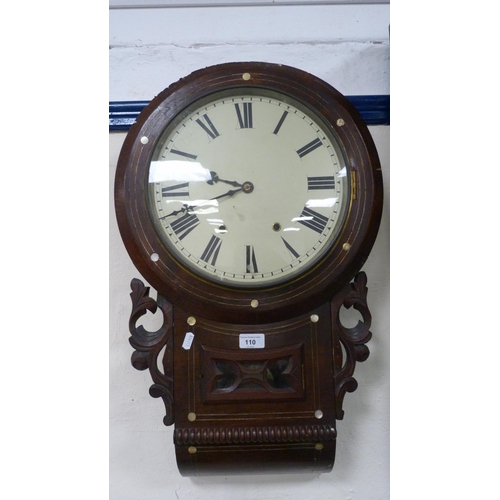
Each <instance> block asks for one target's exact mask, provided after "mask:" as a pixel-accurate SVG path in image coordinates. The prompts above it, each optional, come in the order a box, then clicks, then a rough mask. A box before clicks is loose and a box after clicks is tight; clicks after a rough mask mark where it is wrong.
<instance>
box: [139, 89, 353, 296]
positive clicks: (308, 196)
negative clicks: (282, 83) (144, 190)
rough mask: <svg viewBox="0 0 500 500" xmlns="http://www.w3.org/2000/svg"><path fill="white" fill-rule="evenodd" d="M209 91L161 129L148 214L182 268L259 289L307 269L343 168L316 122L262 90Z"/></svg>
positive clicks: (331, 217) (345, 182)
mask: <svg viewBox="0 0 500 500" xmlns="http://www.w3.org/2000/svg"><path fill="white" fill-rule="evenodd" d="M241 92H242V91H239V93H237V91H234V92H228V91H225V92H224V93H216V94H213V95H211V96H210V97H209V98H205V99H203V100H202V101H198V102H196V103H195V104H194V105H191V106H190V107H189V108H188V109H186V110H185V111H184V112H183V113H181V115H179V117H178V118H177V119H176V120H175V121H174V122H173V123H172V124H171V125H170V126H169V127H168V128H167V129H166V131H165V133H164V134H163V135H162V137H161V138H160V140H159V143H158V144H157V146H156V148H155V152H154V154H153V160H152V161H151V165H150V169H149V179H148V180H149V191H150V192H149V211H150V217H151V219H152V220H153V222H154V223H155V226H156V229H157V232H158V234H159V235H160V237H161V239H162V241H163V243H164V244H165V246H166V248H167V249H168V250H169V252H170V254H171V255H172V256H173V257H174V258H176V260H178V261H179V262H180V263H181V264H182V265H183V266H184V267H187V268H189V269H190V270H191V271H192V272H194V273H195V274H197V275H199V276H202V277H204V278H206V279H209V280H211V281H215V282H218V283H221V284H224V285H227V286H233V287H269V286H273V285H276V284H281V283H283V282H285V281H288V280H292V279H293V278H296V277H297V276H299V275H302V273H304V272H306V271H307V270H308V269H310V268H311V267H312V266H314V265H315V264H316V263H317V262H318V260H319V259H320V258H321V257H322V256H323V255H324V254H325V252H327V251H328V249H329V248H330V247H331V245H332V244H333V243H334V241H335V240H336V238H337V237H338V236H339V232H340V230H341V228H342V225H343V222H344V220H345V217H346V212H347V210H348V206H349V175H348V168H347V166H346V162H345V159H344V157H343V155H342V152H341V148H340V147H339V144H338V143H337V141H336V139H335V137H334V135H333V133H332V132H330V129H329V128H328V127H327V126H326V125H325V124H324V123H323V121H322V119H321V118H319V117H318V116H316V115H315V114H313V113H312V112H311V111H308V110H307V108H306V107H305V106H302V105H301V104H300V103H298V102H297V101H295V100H294V99H292V98H290V97H287V96H284V95H281V94H279V93H277V92H274V91H272V92H271V91H268V90H265V89H252V90H249V89H245V91H244V92H245V93H241Z"/></svg>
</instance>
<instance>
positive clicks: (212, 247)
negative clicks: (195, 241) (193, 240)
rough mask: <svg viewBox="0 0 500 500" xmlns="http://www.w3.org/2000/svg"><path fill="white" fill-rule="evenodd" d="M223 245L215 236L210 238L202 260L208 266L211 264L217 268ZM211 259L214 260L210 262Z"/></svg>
mask: <svg viewBox="0 0 500 500" xmlns="http://www.w3.org/2000/svg"><path fill="white" fill-rule="evenodd" d="M221 245H222V240H221V239H220V238H219V237H217V236H215V235H214V236H212V237H211V238H210V241H209V242H208V245H207V247H206V248H205V250H204V252H203V253H202V255H201V257H200V259H201V260H203V261H205V262H206V263H207V264H211V265H212V266H215V263H216V262H217V257H218V255H219V250H220V247H221ZM210 258H211V259H212V260H210Z"/></svg>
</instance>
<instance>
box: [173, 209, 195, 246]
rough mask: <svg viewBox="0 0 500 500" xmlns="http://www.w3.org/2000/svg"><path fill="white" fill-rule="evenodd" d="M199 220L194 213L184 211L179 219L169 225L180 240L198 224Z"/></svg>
mask: <svg viewBox="0 0 500 500" xmlns="http://www.w3.org/2000/svg"><path fill="white" fill-rule="evenodd" d="M199 223H200V220H199V219H198V217H197V216H196V214H189V213H186V214H184V215H183V216H182V217H180V218H179V219H177V220H175V221H174V222H171V223H170V227H171V228H172V230H173V231H174V233H175V234H176V235H177V237H178V238H179V239H180V240H182V239H183V238H185V237H186V236H187V235H188V234H189V233H190V232H191V231H192V230H193V229H194V228H195V227H196V226H197V225H198V224H199Z"/></svg>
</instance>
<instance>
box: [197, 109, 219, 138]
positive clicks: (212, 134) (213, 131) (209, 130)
mask: <svg viewBox="0 0 500 500" xmlns="http://www.w3.org/2000/svg"><path fill="white" fill-rule="evenodd" d="M203 118H204V119H205V121H206V122H207V125H205V124H204V123H203V122H202V121H201V118H198V119H197V120H196V123H197V124H198V125H199V126H200V127H201V128H202V129H203V130H204V131H205V132H206V133H207V134H208V135H209V136H210V137H211V138H212V139H215V138H216V137H219V132H217V129H216V128H215V127H214V124H213V123H212V121H211V120H210V118H209V117H208V115H207V114H204V115H203Z"/></svg>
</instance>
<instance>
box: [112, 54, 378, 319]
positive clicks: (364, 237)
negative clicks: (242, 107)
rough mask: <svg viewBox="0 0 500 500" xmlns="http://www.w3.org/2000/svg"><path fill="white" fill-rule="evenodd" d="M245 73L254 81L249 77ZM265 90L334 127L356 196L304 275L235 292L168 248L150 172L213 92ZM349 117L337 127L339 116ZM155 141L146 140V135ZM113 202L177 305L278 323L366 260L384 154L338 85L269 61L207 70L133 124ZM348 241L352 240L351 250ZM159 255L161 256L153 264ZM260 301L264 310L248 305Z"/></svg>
mask: <svg viewBox="0 0 500 500" xmlns="http://www.w3.org/2000/svg"><path fill="white" fill-rule="evenodd" d="M243 73H249V74H250V75H251V78H250V79H249V80H244V79H243V78H242V74H243ZM249 86H252V87H265V88H271V89H277V90H279V91H281V92H284V93H287V94H290V95H292V96H294V97H295V98H296V99H298V100H299V101H301V102H303V103H305V104H306V105H307V106H309V107H310V108H311V109H314V110H316V112H317V113H319V114H320V115H321V116H323V117H324V119H325V120H326V121H327V122H329V123H331V124H332V127H333V128H334V132H335V134H336V135H337V136H338V138H339V141H340V143H341V145H342V146H343V148H344V154H345V156H346V160H347V163H348V168H349V170H350V172H352V175H353V176H354V177H353V182H352V185H354V184H355V193H353V196H351V200H352V201H351V207H350V211H349V215H348V217H347V220H346V222H345V225H344V228H343V231H342V235H341V237H340V238H339V239H338V240H337V241H336V242H335V244H333V245H332V247H331V249H330V250H329V252H327V254H326V255H325V256H324V258H323V259H322V260H321V261H320V262H318V264H317V265H316V266H314V267H313V268H312V269H311V270H309V271H308V272H306V273H305V274H303V275H302V276H300V277H299V278H297V279H295V280H293V281H291V282H287V283H284V284H282V285H280V286H274V287H272V288H262V289H259V290H255V289H252V290H242V289H239V290H237V289H234V288H230V287H227V286H222V285H217V284H214V283H211V282H207V281H206V280H204V279H202V278H200V277H198V276H195V275H194V274H193V273H191V272H190V271H188V270H187V269H186V268H184V267H183V266H182V265H180V264H179V263H178V262H177V261H176V260H175V259H174V258H173V257H172V256H171V255H170V254H169V253H168V252H167V250H166V249H165V247H164V245H163V244H162V242H161V240H160V238H159V236H158V234H157V233H156V231H155V229H154V227H153V224H152V222H151V220H150V218H149V214H148V208H147V172H148V168H149V161H150V158H151V155H152V152H153V149H154V146H155V144H156V142H155V139H157V138H158V137H159V136H160V135H161V132H162V131H163V130H164V128H165V127H166V125H167V124H168V123H169V122H170V121H171V120H172V119H173V118H174V117H175V116H176V115H177V113H179V112H180V111H181V110H182V109H183V108H185V107H186V106H187V105H188V104H189V103H191V102H193V101H194V100H197V99H199V98H201V97H204V96H206V95H207V94H210V93H211V92H214V91H219V90H222V89H230V88H235V87H238V88H241V89H242V91H244V89H245V88H247V87H249ZM339 119H341V120H343V122H344V124H343V125H342V126H337V125H336V124H337V120H339ZM142 136H147V137H148V138H150V141H149V142H148V143H147V144H142V143H141V142H140V138H141V137H142ZM115 207H116V216H117V221H118V226H119V229H120V233H121V235H122V238H123V241H124V244H125V246H126V248H127V251H128V252H129V255H130V257H131V259H132V261H133V262H134V264H135V265H136V267H137V268H138V269H139V271H140V272H141V274H142V275H143V276H144V277H145V278H146V280H147V281H148V282H149V283H150V284H151V285H152V286H153V287H154V288H156V289H157V290H158V291H159V292H160V293H161V295H163V296H164V297H166V298H167V299H168V300H169V301H170V302H171V303H172V304H176V305H178V306H179V307H183V308H185V309H189V310H191V311H192V312H193V313H196V314H199V315H201V316H204V317H206V318H211V319H213V320H217V321H229V322H234V323H263V322H268V321H279V320H281V319H285V318H289V317H292V316H297V315H300V314H304V313H305V312H307V311H309V310H311V309H313V308H314V307H317V306H318V305H319V304H322V303H324V302H325V301H328V300H329V299H330V297H331V296H332V295H333V294H335V293H336V292H338V291H339V290H341V289H342V288H343V287H344V286H345V284H346V283H347V282H349V280H350V279H351V278H352V276H354V275H355V274H356V273H357V272H358V271H359V269H360V268H361V267H362V265H363V264H364V262H365V261H366V259H367V257H368V255H369V253H370V250H371V248H372V245H373V243H374V241H375V237H376V235H377V231H378V227H379V223H380V217H381V212H382V178H381V171H380V164H379V160H378V155H377V152H376V149H375V146H374V144H373V140H372V138H371V136H370V134H369V131H368V129H367V127H366V125H365V124H364V123H363V121H362V119H361V117H360V115H359V113H358V112H357V111H356V109H355V108H354V107H353V106H352V104H351V103H350V102H349V101H348V100H347V99H346V98H345V97H344V96H342V95H341V94H340V93H339V92H338V91H337V90H335V89H334V88H332V87H331V86H330V85H328V84H326V83H325V82H323V81H321V80H319V79H317V78H315V77H314V76H312V75H310V74H308V73H305V72H303V71H300V70H298V69H295V68H291V67H287V66H281V65H275V64H269V63H228V64H222V65H217V66H213V67H210V68H205V69H203V70H200V71H197V72H194V73H192V74H191V75H189V76H188V77H186V78H184V79H182V80H180V81H179V82H176V83H174V84H173V85H171V86H170V87H169V88H167V89H165V90H164V91H163V92H161V93H160V94H159V95H158V96H157V97H156V98H155V99H153V100H152V101H151V102H150V104H149V105H148V106H147V107H146V108H145V109H144V110H143V112H142V113H141V114H140V116H139V118H138V120H137V123H136V124H135V125H134V126H133V127H132V128H131V129H130V131H129V133H128V135H127V138H126V139H125V142H124V144H123V148H122V150H121V153H120V157H119V160H118V167H117V172H116V181H115ZM344 243H348V244H349V246H350V247H349V250H346V249H345V247H344ZM153 252H156V253H158V254H159V260H158V261H157V262H152V261H151V259H150V255H151V254H152V253H153ZM255 298H258V300H259V307H258V308H252V307H251V306H250V303H251V301H252V300H253V299H255Z"/></svg>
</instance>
